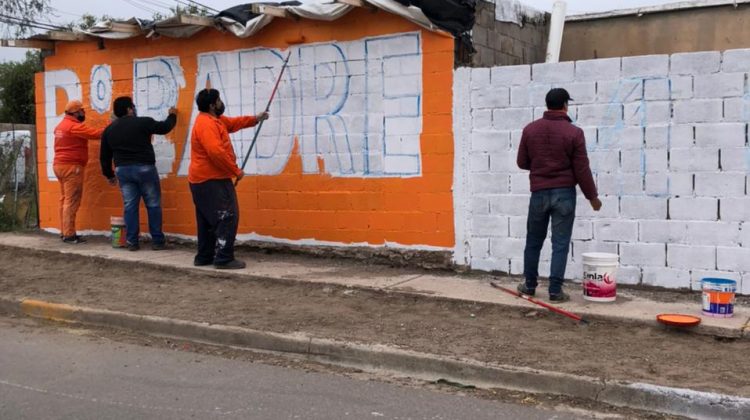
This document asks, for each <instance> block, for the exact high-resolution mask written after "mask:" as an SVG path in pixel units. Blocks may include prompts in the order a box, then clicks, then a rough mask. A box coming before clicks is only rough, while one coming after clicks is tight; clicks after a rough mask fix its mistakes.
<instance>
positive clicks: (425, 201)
mask: <svg viewBox="0 0 750 420" xmlns="http://www.w3.org/2000/svg"><path fill="white" fill-rule="evenodd" d="M414 31H421V42H422V58H423V63H422V71H423V73H422V79H423V84H422V86H423V89H422V133H421V143H420V144H421V146H420V147H421V167H422V175H421V176H420V177H414V178H341V177H332V176H329V175H325V174H317V175H316V174H312V175H311V174H303V173H302V164H301V159H300V157H299V155H298V154H296V152H295V153H294V154H293V156H292V158H291V159H290V160H289V163H288V164H287V166H286V169H285V170H284V171H283V173H281V174H278V175H274V176H247V177H245V179H244V180H243V181H242V182H241V183H240V185H239V186H238V190H237V192H238V197H239V203H240V213H241V216H240V227H239V234H249V233H256V234H258V235H263V236H268V237H273V238H278V239H289V240H300V239H315V240H319V241H332V242H339V243H359V242H367V243H369V244H373V245H380V244H384V243H385V242H393V243H398V244H402V245H412V246H420V245H425V246H434V247H452V246H453V245H454V242H455V237H454V227H453V196H452V184H453V135H452V86H453V39H452V38H450V37H446V36H443V35H438V34H435V33H432V32H429V31H425V30H421V29H420V28H419V27H418V26H416V25H414V24H412V23H411V22H408V21H406V20H403V19H401V18H398V17H395V16H393V15H390V14H387V13H385V12H377V13H376V14H372V13H371V12H369V11H366V10H361V9H357V10H354V11H352V12H351V13H349V14H348V15H346V16H345V17H343V18H341V19H339V20H336V21H334V22H320V21H312V20H305V19H302V20H300V21H297V22H295V21H292V20H286V19H276V20H274V21H273V22H272V23H271V24H270V25H269V26H267V27H266V28H264V29H263V30H261V32H260V33H258V34H256V35H254V36H252V37H250V38H248V39H240V38H237V37H235V36H234V35H230V34H222V33H220V32H218V31H215V30H212V29H206V30H204V31H202V32H200V33H199V34H197V35H195V36H193V37H192V38H189V39H170V38H166V37H162V38H159V39H145V38H143V37H139V38H136V39H132V40H125V41H110V40H107V41H105V42H104V44H105V48H104V49H99V48H98V44H97V43H96V42H85V43H84V42H81V43H76V42H70V43H59V44H58V46H57V50H56V53H55V55H54V56H51V57H48V58H47V59H46V60H45V71H51V70H60V69H70V70H72V71H74V72H75V73H76V74H77V75H78V77H79V79H80V81H81V83H82V91H83V100H84V104H86V105H87V106H88V104H89V103H90V102H89V90H90V87H89V77H90V73H91V69H92V66H95V65H99V64H105V63H106V64H109V65H110V66H111V69H112V80H113V82H114V83H113V95H112V97H113V98H115V97H117V96H121V95H132V93H133V92H132V90H133V60H134V59H140V58H149V57H155V56H163V55H166V56H175V55H178V56H179V57H180V62H181V65H182V68H183V70H184V74H185V79H186V83H187V84H186V86H185V87H184V88H183V89H181V91H180V94H179V100H178V109H179V111H180V114H179V117H178V125H177V127H176V129H175V130H174V131H173V132H172V133H170V134H169V135H167V137H168V138H169V139H171V140H172V141H173V142H174V143H175V145H176V156H177V159H176V161H175V163H174V168H173V174H172V175H170V176H169V177H168V178H166V179H164V180H162V194H163V200H162V204H163V208H164V230H165V232H166V233H167V234H169V233H176V234H184V235H191V236H192V235H195V221H194V208H193V204H192V198H191V196H190V192H189V189H188V183H187V178H186V177H178V176H176V175H175V174H176V172H177V166H178V165H179V159H180V157H181V156H182V151H183V149H184V147H185V142H186V140H187V138H188V133H187V132H188V127H189V124H190V119H191V118H192V116H191V115H190V114H191V110H192V108H193V99H194V98H193V96H194V92H195V83H196V82H195V80H196V72H197V55H198V54H200V53H204V52H214V51H232V50H237V49H243V48H252V47H257V46H263V47H270V48H279V49H285V48H287V47H288V45H287V44H286V42H285V40H289V39H297V38H299V37H300V35H303V36H304V37H305V42H306V43H316V42H327V41H353V40H358V39H362V38H365V37H372V36H382V35H388V34H393V33H403V32H414ZM36 93H37V127H38V138H39V139H40V140H39V160H40V163H39V171H40V172H39V173H40V186H39V187H40V200H41V201H40V210H41V225H42V227H43V228H58V227H59V214H58V211H59V207H58V201H59V185H58V183H57V182H54V181H49V180H47V165H46V149H45V148H46V145H45V144H44V139H45V136H46V132H47V130H53V129H54V127H45V118H44V117H45V105H44V102H45V100H46V99H45V97H44V80H43V74H39V75H37V86H36ZM66 101H67V98H66V97H65V95H64V92H63V94H60V93H58V97H57V102H58V112H61V110H62V107H63V105H64V103H65V102H66ZM87 116H88V120H87V124H92V125H100V126H104V125H106V124H107V123H108V116H101V115H99V114H97V113H96V112H93V111H89V112H88V114H87ZM89 152H90V159H89V164H88V166H87V168H86V188H85V191H84V200H83V205H82V208H81V210H80V211H79V213H78V219H77V220H78V229H79V230H87V229H92V230H96V231H106V230H108V229H109V218H110V216H115V215H117V216H119V215H121V213H122V202H121V196H120V192H119V189H117V188H115V187H110V186H108V185H107V184H106V182H105V179H104V178H103V177H102V176H101V171H100V169H99V163H98V159H97V158H98V153H99V144H98V142H91V143H90V147H89ZM145 221H146V218H145V212H143V211H142V213H141V222H142V227H141V231H142V232H147V228H146V224H145Z"/></svg>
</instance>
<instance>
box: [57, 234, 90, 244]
mask: <svg viewBox="0 0 750 420" xmlns="http://www.w3.org/2000/svg"><path fill="white" fill-rule="evenodd" d="M62 241H63V242H65V243H66V244H83V243H86V238H84V237H83V236H78V235H73V236H66V237H64V238H63V240H62Z"/></svg>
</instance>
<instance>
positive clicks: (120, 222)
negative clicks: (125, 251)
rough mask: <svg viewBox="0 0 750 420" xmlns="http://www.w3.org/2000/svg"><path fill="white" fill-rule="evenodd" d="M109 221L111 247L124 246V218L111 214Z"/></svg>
mask: <svg viewBox="0 0 750 420" xmlns="http://www.w3.org/2000/svg"><path fill="white" fill-rule="evenodd" d="M109 223H110V225H111V226H112V248H125V246H126V237H125V219H123V218H122V217H114V216H113V217H111V218H110V219H109Z"/></svg>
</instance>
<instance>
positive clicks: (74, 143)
mask: <svg viewBox="0 0 750 420" xmlns="http://www.w3.org/2000/svg"><path fill="white" fill-rule="evenodd" d="M85 120H86V112H85V111H84V109H83V104H82V103H81V101H78V100H73V101H70V102H68V104H67V105H66V106H65V117H64V118H63V120H62V121H61V122H60V124H58V125H57V127H55V159H54V161H53V164H52V169H53V170H54V172H55V176H56V177H57V181H58V182H59V183H60V223H61V227H60V235H61V236H62V239H63V242H65V243H68V244H78V243H81V242H86V240H85V239H84V238H83V237H81V236H78V234H77V232H76V213H77V212H78V207H80V206H81V198H82V197H83V172H84V169H85V167H86V163H87V162H88V160H89V145H88V141H89V140H98V139H100V138H101V137H102V133H103V132H104V128H92V127H87V126H86V125H84V124H83V122H84V121H85Z"/></svg>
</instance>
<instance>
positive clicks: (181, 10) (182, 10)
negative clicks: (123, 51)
mask: <svg viewBox="0 0 750 420" xmlns="http://www.w3.org/2000/svg"><path fill="white" fill-rule="evenodd" d="M0 1H2V0H0ZM170 10H171V11H172V14H171V15H163V14H161V13H154V15H153V16H152V17H151V18H152V19H153V20H164V19H168V18H170V17H172V16H179V15H196V16H208V15H209V14H210V13H209V12H208V10H207V9H206V8H205V7H198V6H196V5H194V4H191V5H189V6H184V7H183V6H180V5H177V6H175V7H170Z"/></svg>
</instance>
